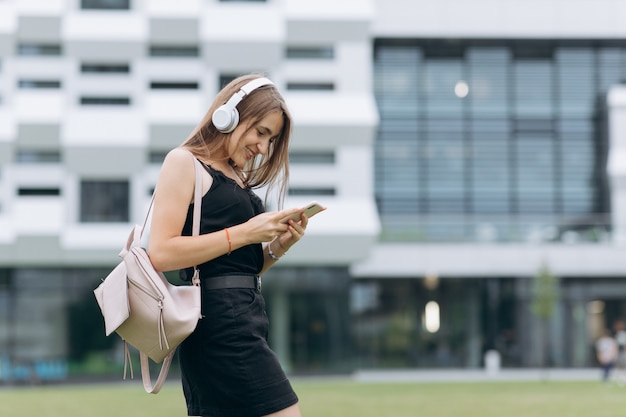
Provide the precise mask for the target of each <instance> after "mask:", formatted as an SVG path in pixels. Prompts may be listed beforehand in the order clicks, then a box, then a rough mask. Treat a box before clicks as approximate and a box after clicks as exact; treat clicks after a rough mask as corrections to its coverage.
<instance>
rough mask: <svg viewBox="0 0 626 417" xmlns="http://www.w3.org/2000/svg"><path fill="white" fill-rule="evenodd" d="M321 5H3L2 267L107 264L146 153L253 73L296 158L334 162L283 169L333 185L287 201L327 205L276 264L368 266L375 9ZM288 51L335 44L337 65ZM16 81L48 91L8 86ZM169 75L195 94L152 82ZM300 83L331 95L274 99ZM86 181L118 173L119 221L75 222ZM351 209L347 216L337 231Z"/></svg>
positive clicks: (137, 209) (43, 0) (285, 1)
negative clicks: (286, 116)
mask: <svg viewBox="0 0 626 417" xmlns="http://www.w3.org/2000/svg"><path fill="white" fill-rule="evenodd" d="M326 3H328V4H326V5H325V6H324V5H322V4H315V7H314V8H313V9H315V10H323V12H315V13H312V10H313V9H312V5H310V4H304V2H300V1H295V0H275V1H268V2H264V3H246V2H242V3H233V2H229V3H223V2H219V1H217V0H215V1H199V0H180V1H177V2H171V1H164V0H159V1H155V0H134V1H131V10H128V11H94V10H81V7H80V1H79V0H65V1H63V0H54V1H48V0H20V1H17V0H5V1H0V185H1V188H0V189H1V190H2V191H1V192H0V266H20V265H38V264H45V265H47V266H50V265H62V266H72V265H101V264H110V263H112V262H116V254H117V251H118V249H119V247H120V245H121V244H122V242H124V241H125V240H126V237H127V233H128V232H129V230H130V227H131V225H132V223H135V222H140V221H142V220H143V216H144V215H145V210H146V208H147V204H148V202H149V198H150V196H149V192H148V190H150V189H151V188H152V187H153V186H154V183H155V182H156V179H157V176H158V165H155V164H150V162H149V158H148V157H149V154H150V152H166V151H167V150H169V149H171V148H172V147H175V146H177V145H178V144H180V143H181V142H182V141H183V140H184V139H186V137H187V135H188V134H189V133H190V132H191V130H192V129H193V127H194V126H195V125H196V123H198V121H199V120H200V119H201V118H202V116H203V115H204V113H205V111H206V109H207V108H208V107H209V105H210V103H211V101H212V99H213V97H214V95H215V94H216V93H217V91H218V89H219V76H220V75H231V74H240V73H245V72H252V71H258V72H263V73H266V74H267V75H268V76H269V77H270V78H272V79H274V81H276V83H277V85H278V86H279V88H280V89H281V91H282V92H283V95H284V96H285V98H286V100H287V102H288V105H289V106H290V109H291V111H292V112H293V116H294V121H295V126H294V135H293V146H292V149H293V151H294V152H309V151H320V150H323V151H328V152H332V153H334V154H335V164H334V165H332V166H330V167H329V166H324V167H323V168H322V169H320V170H311V167H310V166H308V165H300V166H299V165H298V164H292V167H291V170H292V181H291V185H292V186H294V187H305V188H307V187H309V188H310V187H317V188H320V187H321V188H331V189H334V190H335V195H333V196H326V197H325V196H319V197H316V196H315V195H312V196H306V197H298V198H288V201H287V202H286V205H287V206H291V205H301V204H305V203H306V202H308V201H309V200H311V199H317V200H319V201H320V202H321V203H322V204H325V205H327V206H328V210H327V211H326V212H325V213H323V214H320V215H319V217H318V218H316V219H315V221H314V222H312V223H311V226H310V228H309V235H310V236H311V237H310V239H305V240H304V241H303V243H302V244H301V245H300V247H299V248H298V249H297V250H295V249H294V251H293V253H290V256H289V257H286V259H285V262H281V264H284V265H290V264H291V265H293V264H309V263H313V262H315V263H323V264H332V265H347V264H349V263H350V262H352V261H353V260H355V259H362V258H364V257H366V256H367V253H369V250H370V248H371V246H372V245H373V244H374V242H375V241H376V237H377V234H378V231H379V225H378V216H377V214H376V209H375V205H374V201H373V192H372V190H373V188H372V181H373V175H374V174H373V159H372V144H373V142H374V139H375V134H376V125H377V123H378V117H377V110H376V105H375V101H374V98H373V92H372V66H371V53H372V52H371V51H372V46H371V39H370V34H369V27H370V25H371V22H372V19H373V18H374V14H373V10H374V9H373V2H371V1H351V2H346V3H345V4H344V5H343V6H342V7H334V5H333V4H331V2H329V1H327V2H326ZM322 6H324V7H322ZM320 28H324V30H320ZM24 43H35V44H40V43H41V44H52V45H59V46H60V48H61V54H60V55H52V56H41V55H38V56H30V55H21V54H18V52H17V51H18V47H19V45H21V44H24ZM151 46H165V47H167V46H172V47H176V46H184V47H189V46H196V47H197V48H198V50H199V56H198V57H185V58H175V59H172V58H161V57H153V56H150V52H149V51H150V47H151ZM289 46H297V47H301V46H315V47H317V46H321V47H332V48H333V50H334V58H333V59H330V60H305V61H302V60H290V59H287V57H286V54H285V51H286V48H287V47H289ZM82 64H122V65H128V66H129V68H130V71H129V73H122V74H108V73H95V74H94V73H83V72H82V71H81V65H82ZM21 80H22V81H31V80H35V81H59V82H60V84H61V87H60V88H58V89H27V88H20V87H19V82H20V81H21ZM173 81H174V82H196V83H198V86H199V87H198V89H192V90H160V89H157V90H155V89H151V88H150V83H151V82H173ZM298 82H328V83H332V84H333V85H334V87H335V88H334V90H333V91H287V85H288V84H289V83H298ZM85 97H120V98H128V100H129V104H128V105H122V106H103V105H90V106H85V105H82V104H81V99H82V98H85ZM24 150H37V151H44V150H45V151H53V152H55V151H58V152H60V154H61V162H60V163H24V162H20V161H18V159H17V156H18V153H19V152H21V151H24ZM83 179H90V180H92V179H107V180H116V179H130V190H131V194H132V195H131V196H130V205H131V208H130V218H131V221H130V223H128V224H126V223H123V224H120V223H106V224H93V223H81V222H80V198H81V196H80V183H81V180H83ZM23 187H27V188H28V187H31V188H37V187H44V188H57V189H59V190H60V195H58V196H36V197H27V196H20V195H18V190H19V189H20V188H23ZM356 208H358V209H359V210H358V213H359V214H358V218H359V222H346V221H345V219H346V218H347V217H349V216H354V214H353V213H354V212H357V210H356ZM44 237H46V239H44ZM26 238H28V239H29V240H28V242H29V244H30V242H38V243H37V245H38V247H37V248H35V249H36V250H35V251H33V252H34V253H25V252H24V251H23V250H22V248H23V247H25V243H26V240H25V239H26ZM38 238H41V239H38ZM59 253H60V254H62V256H56V255H55V256H51V255H50V254H57V255H58V254H59Z"/></svg>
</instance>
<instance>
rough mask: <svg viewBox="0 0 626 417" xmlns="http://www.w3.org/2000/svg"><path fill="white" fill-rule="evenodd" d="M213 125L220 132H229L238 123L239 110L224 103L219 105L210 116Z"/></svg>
mask: <svg viewBox="0 0 626 417" xmlns="http://www.w3.org/2000/svg"><path fill="white" fill-rule="evenodd" d="M211 121H212V122H213V125H215V127H216V128H217V130H219V131H220V132H222V133H230V132H232V131H233V130H235V127H237V124H238V123H239V112H238V111H237V109H236V108H235V109H231V108H229V107H228V106H226V105H223V106H220V107H218V108H217V110H215V111H214V112H213V116H212V117H211Z"/></svg>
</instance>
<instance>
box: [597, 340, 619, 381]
mask: <svg viewBox="0 0 626 417" xmlns="http://www.w3.org/2000/svg"><path fill="white" fill-rule="evenodd" d="M618 353H619V348H618V346H617V341H616V340H615V338H613V336H612V335H611V331H610V330H609V329H605V330H604V334H603V335H602V337H600V338H599V339H598V340H597V341H596V356H597V358H598V362H599V363H600V366H601V367H602V381H604V382H607V381H608V380H609V378H610V376H611V371H612V370H613V367H614V366H615V362H616V361H617V355H618Z"/></svg>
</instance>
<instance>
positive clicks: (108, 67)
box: [80, 63, 130, 74]
mask: <svg viewBox="0 0 626 417" xmlns="http://www.w3.org/2000/svg"><path fill="white" fill-rule="evenodd" d="M80 72H82V73H83V74H128V73H130V65H129V64H98V63H82V64H81V65H80Z"/></svg>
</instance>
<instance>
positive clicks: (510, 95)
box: [0, 0, 626, 379]
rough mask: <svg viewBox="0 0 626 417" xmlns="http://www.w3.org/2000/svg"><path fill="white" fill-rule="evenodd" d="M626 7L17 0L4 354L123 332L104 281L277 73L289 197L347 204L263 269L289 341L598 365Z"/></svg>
mask: <svg viewBox="0 0 626 417" xmlns="http://www.w3.org/2000/svg"><path fill="white" fill-rule="evenodd" d="M624 7H626V5H625V6H621V5H620V4H619V3H618V2H614V1H609V0H597V1H595V2H589V1H584V0H568V1H565V0H553V1H549V2H546V1H541V2H540V1H535V0H533V1H531V2H530V3H529V1H519V0H507V1H494V0H473V1H471V2H467V1H462V0H444V1H439V2H426V1H422V0H412V1H410V0H385V1H381V0H377V1H375V0H343V1H341V2H331V1H328V0H320V1H317V2H304V1H299V0H267V1H225V0H222V1H218V0H179V1H176V2H171V1H165V0H158V1H157V0H0V352H2V353H1V355H2V357H0V360H4V361H5V363H10V364H29V363H36V362H38V361H46V360H48V361H56V360H63V361H67V360H71V361H78V362H79V361H80V360H85V358H88V357H90V356H93V355H94V354H101V355H104V356H107V355H109V356H110V354H111V352H114V351H115V350H116V349H115V343H114V342H115V338H108V339H105V338H103V336H102V332H103V327H102V326H101V317H100V316H99V312H98V310H97V306H96V304H95V301H94V298H93V294H92V293H91V291H92V290H93V288H95V286H97V285H98V283H99V282H100V280H101V279H103V278H104V277H105V276H106V274H107V273H108V271H110V269H112V267H113V266H115V264H116V263H117V262H118V261H119V258H117V252H118V251H119V249H120V248H121V245H122V243H123V242H124V241H125V239H126V237H127V235H128V233H129V232H130V229H131V227H132V225H133V224H134V223H138V222H141V221H142V220H143V216H144V215H145V213H146V210H147V207H148V203H149V201H150V196H151V193H152V190H153V188H154V185H155V183H156V179H157V176H158V172H159V168H160V163H161V161H162V159H163V156H164V155H165V153H166V152H167V151H168V150H169V149H171V148H173V147H175V146H177V145H179V144H180V143H181V142H182V141H183V140H184V139H185V138H186V137H187V135H189V133H190V132H191V130H192V129H193V128H194V126H195V124H196V123H197V122H198V121H199V120H200V119H201V117H202V115H203V114H204V112H205V111H206V109H207V108H208V106H209V104H210V103H211V101H212V99H213V97H214V95H215V93H216V92H217V91H218V90H219V88H220V87H221V86H222V85H223V84H224V83H225V82H227V81H229V80H230V79H232V78H233V77H235V76H237V75H239V74H242V73H247V72H261V73H264V74H266V75H267V76H269V77H270V78H272V79H273V80H274V81H275V82H276V83H277V85H278V86H279V88H280V89H281V91H283V92H284V96H285V98H286V100H287V103H288V105H289V107H290V109H291V111H292V114H293V117H294V122H295V127H294V132H293V142H292V146H291V153H290V155H291V156H290V160H291V181H290V189H289V196H288V198H287V201H286V205H287V206H291V205H301V204H304V203H306V202H308V201H309V200H313V199H315V200H318V201H320V202H322V203H323V204H325V205H327V206H328V210H327V211H326V212H324V213H322V214H320V215H319V216H318V217H316V218H315V219H313V220H312V221H311V223H310V226H309V230H308V232H307V236H306V237H305V239H304V240H303V241H302V242H301V243H300V244H298V245H297V247H294V248H293V249H292V250H290V251H289V253H288V255H287V256H285V257H284V258H283V259H281V261H280V264H279V265H278V266H276V267H275V268H273V269H272V270H271V271H270V272H268V273H267V274H266V276H265V277H264V286H263V291H264V295H265V297H266V299H267V305H268V315H269V316H270V320H271V323H272V324H271V337H270V339H271V344H272V345H273V347H274V348H275V350H276V351H277V353H278V354H279V356H280V357H281V360H282V361H283V363H284V364H285V366H287V367H288V368H289V369H291V370H292V371H294V372H336V371H351V370H354V369H361V368H389V367H402V368H406V367H408V368H415V367H429V368H430V367H461V368H476V367H480V366H482V365H483V355H484V353H485V351H487V350H494V349H495V350H497V351H498V352H499V353H500V355H501V357H502V363H503V365H504V366H511V367H523V366H538V365H543V364H550V365H554V366H562V367H579V366H590V365H593V364H594V355H593V343H594V340H595V337H596V336H597V335H598V333H599V332H600V331H601V330H602V328H603V327H610V326H612V324H613V322H614V321H615V320H617V319H621V318H623V319H626V280H624V279H623V278H624V277H626V257H625V256H624V255H623V253H622V252H623V250H624V249H625V248H624V246H623V245H624V242H625V241H626V88H624V87H623V86H621V85H620V83H622V81H623V80H624V79H625V75H626V69H625V68H626V65H624V64H626V32H624V30H623V29H622V25H621V22H620V21H619V16H620V15H621V12H623V10H621V8H624ZM259 192H260V193H263V190H259ZM171 278H172V279H176V277H175V274H171ZM539 288H541V290H540V291H538V289H539ZM541 306H543V307H545V308H543V309H541V308H539V307H541ZM542 311H543V314H541V312H542ZM103 352H105V353H104V354H103ZM1 378H2V375H1V373H0V379H1Z"/></svg>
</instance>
